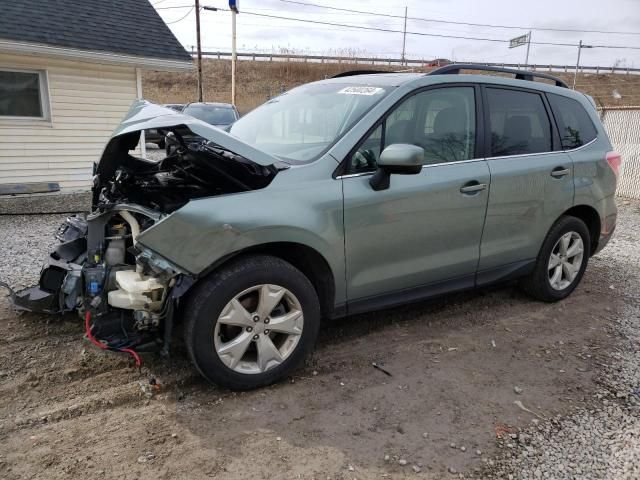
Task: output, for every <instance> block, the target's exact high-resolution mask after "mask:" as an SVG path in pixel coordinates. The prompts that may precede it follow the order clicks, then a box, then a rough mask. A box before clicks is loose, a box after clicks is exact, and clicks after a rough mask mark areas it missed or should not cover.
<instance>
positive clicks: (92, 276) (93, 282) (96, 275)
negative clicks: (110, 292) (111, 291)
mask: <svg viewBox="0 0 640 480" xmlns="http://www.w3.org/2000/svg"><path fill="white" fill-rule="evenodd" d="M82 272H83V274H84V285H85V291H86V294H87V295H88V296H89V297H97V296H98V295H100V293H101V292H102V289H103V286H104V279H105V273H106V272H105V267H104V266H102V265H98V266H95V267H85V268H84V269H83V270H82Z"/></svg>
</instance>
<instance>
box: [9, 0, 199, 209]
mask: <svg viewBox="0 0 640 480" xmlns="http://www.w3.org/2000/svg"><path fill="white" fill-rule="evenodd" d="M192 67H193V63H192V59H191V56H190V55H189V54H188V53H187V52H186V51H185V49H184V48H183V47H182V45H181V44H180V43H179V42H178V40H177V39H176V38H175V37H174V36H173V34H172V33H171V31H170V30H169V28H168V27H167V26H166V24H165V23H164V22H163V21H162V19H161V18H160V16H159V15H158V14H157V12H156V11H155V10H154V8H153V7H152V6H151V4H150V3H149V2H148V1H147V0H112V1H108V2H107V1H103V0H56V1H50V0H31V1H29V2H16V1H13V0H0V198H2V196H3V195H7V194H16V193H37V192H51V191H60V192H62V193H65V192H74V191H78V190H87V189H88V187H89V185H90V181H91V174H92V164H93V162H94V161H96V160H97V159H98V158H99V156H100V153H101V152H102V149H103V147H104V145H105V143H106V141H107V139H108V138H109V136H110V135H111V133H112V131H113V129H114V128H115V127H116V126H117V125H118V123H119V122H120V120H121V119H122V117H123V116H124V114H125V113H126V112H127V110H128V109H129V106H130V105H131V102H132V101H133V100H135V99H136V98H142V84H141V70H142V69H151V70H182V69H189V68H192ZM5 198H6V197H5Z"/></svg>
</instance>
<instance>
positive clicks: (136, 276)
mask: <svg viewBox="0 0 640 480" xmlns="http://www.w3.org/2000/svg"><path fill="white" fill-rule="evenodd" d="M116 285H117V286H118V289H117V290H112V291H111V292H109V293H108V294H107V295H108V297H107V298H108V302H109V305H111V306H112V307H116V308H124V309H127V310H150V311H157V310H160V309H161V307H162V303H163V300H164V292H165V286H164V285H163V284H162V283H160V282H159V281H158V279H156V278H154V277H147V276H144V275H142V274H140V273H139V272H136V271H133V270H120V271H118V272H116Z"/></svg>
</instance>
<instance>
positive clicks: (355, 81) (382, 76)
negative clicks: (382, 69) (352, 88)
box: [318, 72, 424, 87]
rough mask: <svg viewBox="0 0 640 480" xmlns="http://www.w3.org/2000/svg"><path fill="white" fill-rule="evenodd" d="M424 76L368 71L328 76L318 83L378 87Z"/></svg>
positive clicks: (394, 84)
mask: <svg viewBox="0 0 640 480" xmlns="http://www.w3.org/2000/svg"><path fill="white" fill-rule="evenodd" d="M422 77H424V73H401V72H389V73H367V74H365V75H353V76H349V77H337V78H335V77H334V78H328V79H326V80H319V81H318V83H320V82H322V83H338V84H346V85H373V86H378V87H397V86H399V85H402V84H403V83H407V82H409V81H411V80H415V79H417V78H422Z"/></svg>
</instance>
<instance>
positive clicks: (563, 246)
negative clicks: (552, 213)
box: [522, 216, 591, 302]
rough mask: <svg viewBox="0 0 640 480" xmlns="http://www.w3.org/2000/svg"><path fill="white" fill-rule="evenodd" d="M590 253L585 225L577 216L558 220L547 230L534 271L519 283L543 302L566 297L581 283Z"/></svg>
mask: <svg viewBox="0 0 640 480" xmlns="http://www.w3.org/2000/svg"><path fill="white" fill-rule="evenodd" d="M590 251H591V243H590V236H589V229H588V228H587V226H586V225H585V223H584V222H583V221H582V220H580V219H579V218H576V217H569V216H566V217H561V218H560V219H559V220H558V221H557V222H556V223H555V224H554V225H553V226H552V227H551V229H550V230H549V233H548V234H547V237H546V238H545V240H544V243H543V244H542V248H541V249H540V253H539V254H538V258H537V260H536V265H535V268H534V270H533V272H532V273H531V274H530V275H529V276H527V277H526V278H524V279H523V281H522V286H523V288H524V290H525V292H527V293H528V294H529V295H531V296H532V297H534V298H537V299H538V300H542V301H545V302H556V301H558V300H562V299H563V298H566V297H567V296H569V294H571V292H573V290H574V289H575V288H576V287H577V286H578V284H579V283H580V280H581V279H582V276H583V274H584V271H585V269H586V268H587V263H588V260H589V252H590Z"/></svg>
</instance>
